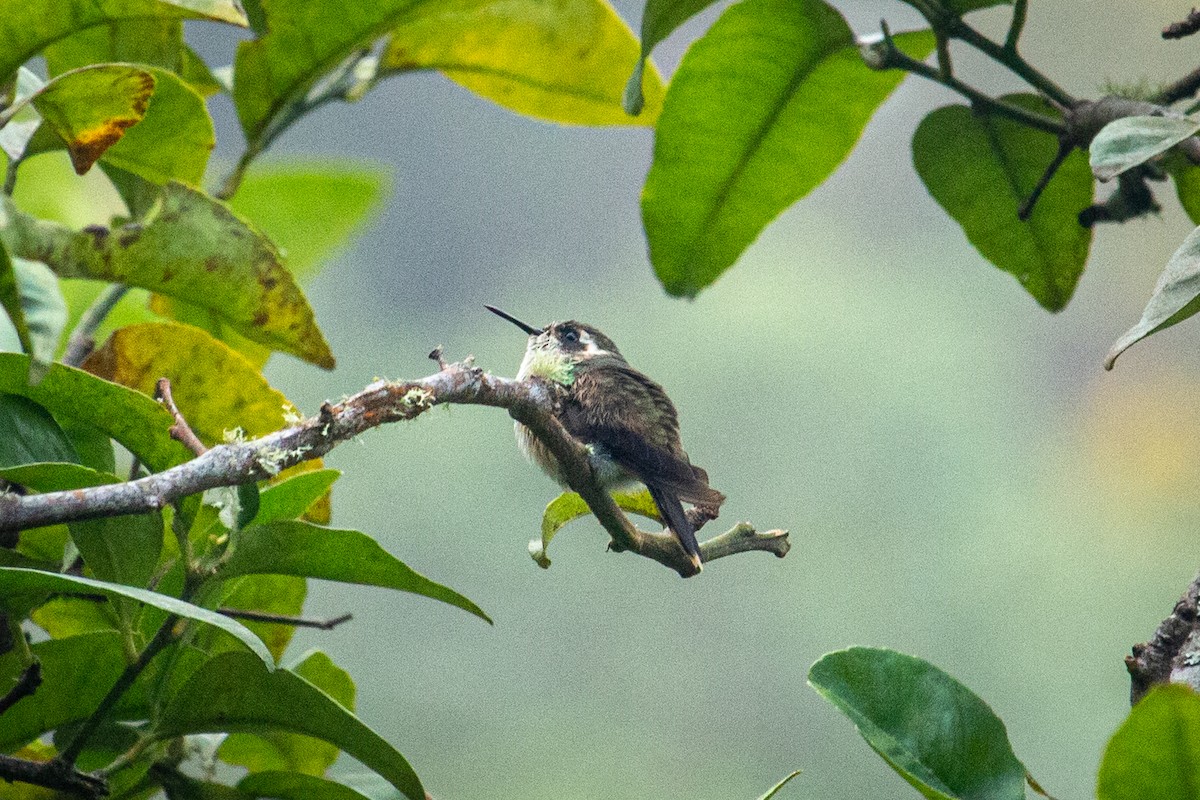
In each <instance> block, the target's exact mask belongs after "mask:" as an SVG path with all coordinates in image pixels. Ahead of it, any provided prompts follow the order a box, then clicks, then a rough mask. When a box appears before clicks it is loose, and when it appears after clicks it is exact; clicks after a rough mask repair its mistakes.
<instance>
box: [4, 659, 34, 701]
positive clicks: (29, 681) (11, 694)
mask: <svg viewBox="0 0 1200 800" xmlns="http://www.w3.org/2000/svg"><path fill="white" fill-rule="evenodd" d="M41 685H42V665H41V663H40V662H38V661H34V662H33V663H32V664H30V665H29V666H28V667H26V668H25V671H24V672H22V673H21V677H20V679H18V680H17V682H16V684H14V685H13V687H12V688H11V689H9V690H8V693H7V694H6V695H4V697H0V714H3V713H4V712H5V711H8V710H9V709H10V708H12V707H13V706H15V705H16V704H17V702H18V701H20V700H21V699H22V698H24V697H29V696H30V695H31V694H33V693H34V692H36V691H37V688H38V687H39V686H41Z"/></svg>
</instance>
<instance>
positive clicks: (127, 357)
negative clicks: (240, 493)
mask: <svg viewBox="0 0 1200 800" xmlns="http://www.w3.org/2000/svg"><path fill="white" fill-rule="evenodd" d="M83 367H84V369H86V370H87V371H88V372H91V373H92V374H94V375H98V376H100V377H101V378H105V379H107V380H110V381H113V382H114V383H119V384H121V385H122V386H128V387H129V388H131V389H136V390H138V391H139V392H142V393H143V394H147V395H151V396H153V394H154V390H155V384H156V383H157V382H158V379H159V378H169V379H170V381H171V394H172V396H173V397H174V399H175V404H176V405H177V406H179V410H180V412H181V413H182V414H183V416H184V419H186V420H187V422H188V425H190V426H191V428H192V430H193V431H195V432H196V435H197V436H199V437H200V439H201V441H203V442H204V443H205V444H206V445H210V446H211V445H214V444H218V443H220V442H222V441H223V440H224V438H225V432H226V431H233V430H235V429H237V428H241V429H242V431H243V432H244V433H245V435H246V436H247V437H250V438H254V437H258V436H263V435H265V434H268V433H271V432H272V431H277V430H279V429H280V428H282V427H284V425H286V424H287V421H286V420H285V418H284V414H285V409H288V410H290V409H292V408H293V406H292V404H291V402H289V401H288V399H287V398H286V397H284V396H283V393H282V392H280V391H279V390H277V389H275V388H273V387H272V386H271V385H270V384H269V383H267V381H266V379H265V378H263V376H262V375H261V374H260V373H259V371H258V368H257V367H256V366H255V365H254V364H253V363H251V362H250V361H248V360H247V359H246V357H245V356H243V355H242V354H241V353H239V352H237V351H236V350H234V349H232V348H231V347H229V346H228V345H226V344H224V343H223V342H219V341H217V340H216V339H214V338H213V337H212V336H211V335H209V334H208V333H206V332H205V331H202V330H200V329H199V328H194V327H192V326H191V325H180V324H178V323H175V322H148V323H144V324H140V325H127V326H125V327H124V328H120V329H118V330H117V331H115V332H114V333H113V335H112V336H111V337H109V339H108V341H107V342H105V343H104V346H103V347H101V348H99V349H98V350H96V351H95V352H93V353H92V355H91V356H89V357H88V360H87V361H85V362H84V365H83ZM323 467H324V464H323V463H322V462H321V460H320V459H312V460H310V461H305V462H302V463H300V464H297V465H296V466H295V467H292V468H291V469H286V470H284V471H283V472H281V473H279V475H278V476H276V479H277V480H282V479H285V478H288V477H291V476H293V475H296V474H299V473H301V472H308V471H309V470H316V469H322V468H323ZM329 513H330V508H329V499H328V495H326V496H325V497H324V498H322V499H321V500H318V501H317V502H316V503H314V504H313V505H312V506H311V507H310V508H309V510H308V512H307V513H306V515H305V516H306V518H308V519H312V520H313V521H316V522H320V521H324V522H328V521H329Z"/></svg>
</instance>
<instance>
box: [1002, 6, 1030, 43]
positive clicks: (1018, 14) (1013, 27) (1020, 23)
mask: <svg viewBox="0 0 1200 800" xmlns="http://www.w3.org/2000/svg"><path fill="white" fill-rule="evenodd" d="M1028 11H1029V0H1017V2H1015V3H1013V15H1012V23H1011V24H1009V26H1008V36H1005V37H1004V49H1005V51H1006V52H1008V53H1011V54H1012V55H1014V56H1015V55H1016V54H1017V42H1018V40H1020V38H1021V32H1022V31H1023V30H1025V15H1026V14H1027V13H1028Z"/></svg>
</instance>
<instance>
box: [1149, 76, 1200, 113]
mask: <svg viewBox="0 0 1200 800" xmlns="http://www.w3.org/2000/svg"><path fill="white" fill-rule="evenodd" d="M1196 92H1200V67H1197V68H1196V69H1194V70H1192V71H1191V72H1189V73H1188V74H1187V75H1184V76H1183V77H1182V78H1180V79H1179V80H1177V81H1175V82H1174V83H1171V84H1168V85H1167V86H1164V87H1163V89H1162V91H1160V92H1159V93H1158V94H1156V95H1155V96H1154V97H1153V98H1151V99H1152V100H1154V102H1156V103H1162V104H1163V105H1168V106H1169V105H1171V104H1172V103H1178V102H1179V101H1180V100H1186V99H1188V98H1189V97H1195V96H1196Z"/></svg>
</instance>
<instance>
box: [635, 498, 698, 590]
mask: <svg viewBox="0 0 1200 800" xmlns="http://www.w3.org/2000/svg"><path fill="white" fill-rule="evenodd" d="M646 488H647V489H649V490H650V496H651V497H653V498H654V505H655V506H657V507H658V515H659V516H660V517H662V520H663V522H664V523H665V524H666V526H667V527H668V528H670V529H671V531H672V532H673V533H674V534H675V536H676V537H677V538H678V539H679V543H680V544H681V545H683V549H684V551H685V552H686V553H687V554H688V555H689V556H691V557H692V561H694V562H695V564H696V568H697V569H700V568H701V567H700V543H699V542H697V541H696V527H695V526H694V525H692V522H691V520H689V519H688V518H687V514H685V513H683V504H682V503H680V502H679V498H678V497H676V496H675V495H673V494H671V492H670V491H669V490H667V489H663V488H662V487H660V486H653V485H651V484H646Z"/></svg>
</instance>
